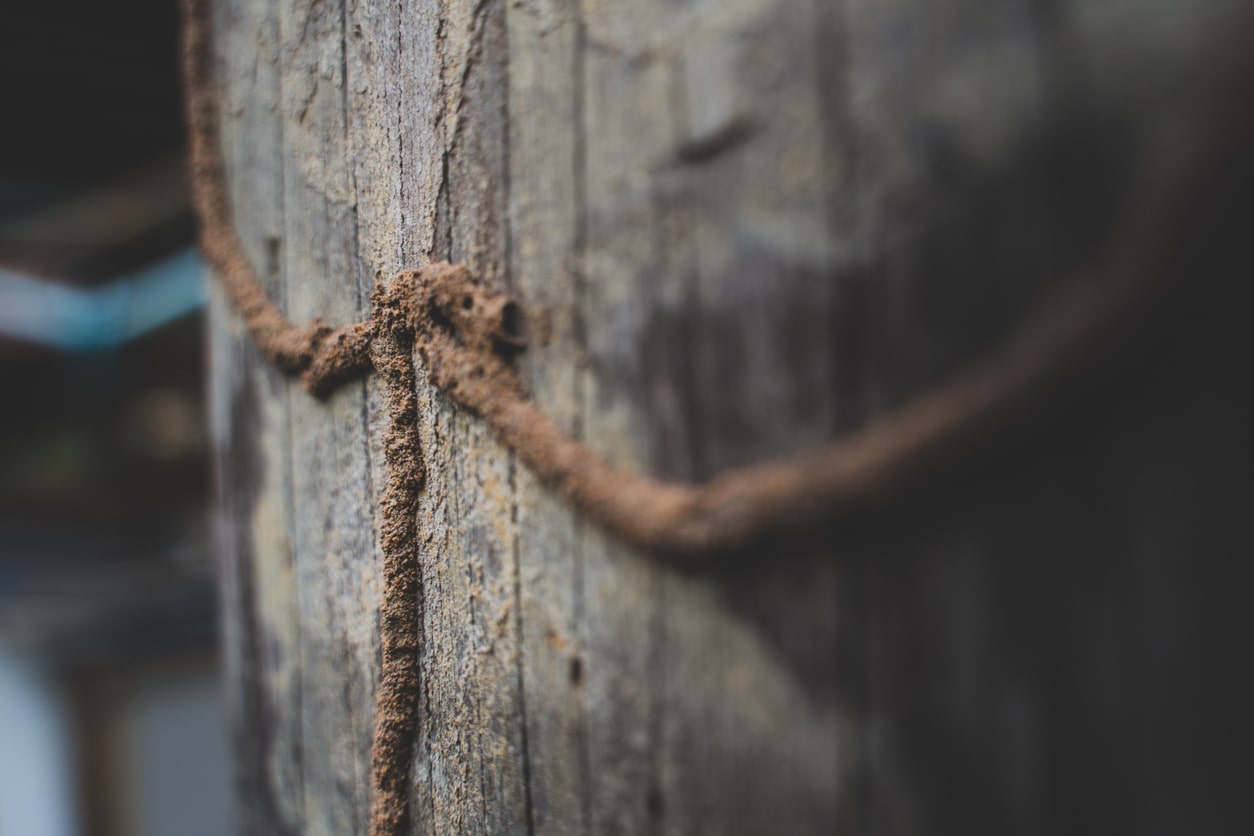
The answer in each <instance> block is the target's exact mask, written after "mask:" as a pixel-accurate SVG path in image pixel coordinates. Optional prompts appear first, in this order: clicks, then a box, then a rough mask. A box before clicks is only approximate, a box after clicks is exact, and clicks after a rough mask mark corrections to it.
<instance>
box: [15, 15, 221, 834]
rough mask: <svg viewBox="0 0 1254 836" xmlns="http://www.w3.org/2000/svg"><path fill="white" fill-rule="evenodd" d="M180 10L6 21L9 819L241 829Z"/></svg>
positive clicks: (202, 830) (92, 830)
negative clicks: (209, 457) (222, 651)
mask: <svg viewBox="0 0 1254 836" xmlns="http://www.w3.org/2000/svg"><path fill="white" fill-rule="evenodd" d="M177 13H178V6H177V4H176V3H174V2H172V1H171V0H132V2H129V3H126V4H122V5H120V6H115V5H114V4H108V3H96V2H88V0H72V2H68V3H57V4H52V3H20V4H9V5H7V6H6V8H5V15H4V23H3V25H2V26H0V73H2V75H0V77H2V78H3V79H4V82H3V88H2V89H3V110H2V111H0V112H3V114H4V117H3V120H2V122H0V124H3V131H0V393H3V394H0V836H43V835H44V834H47V836H61V834H122V833H127V834H130V833H135V834H176V833H177V834H217V833H229V832H232V831H233V827H232V825H231V821H232V809H231V807H232V805H231V798H230V792H229V787H230V781H229V771H228V766H229V765H228V762H227V746H228V744H227V740H228V734H227V721H226V717H225V714H224V703H223V699H222V697H221V693H220V682H219V676H218V663H217V650H216V643H215V622H216V614H215V595H214V592H213V582H212V571H211V556H210V550H209V544H208V533H207V532H208V527H207V521H206V520H207V517H206V495H207V479H208V473H207V467H206V456H205V442H204V439H205V431H204V426H203V412H204V410H203V408H202V406H203V405H202V390H203V385H202V384H203V358H202V353H203V348H202V334H201V314H200V309H201V305H202V299H203V287H202V278H203V277H202V273H203V271H202V269H201V265H200V263H199V260H198V258H197V256H196V254H195V252H194V250H193V248H192V244H193V231H194V230H193V220H192V215H191V211H190V209H189V206H188V196H187V190H186V185H185V183H184V178H183V164H182V155H183V130H182V112H181V103H180V98H179V78H178V64H177V61H178V14H177Z"/></svg>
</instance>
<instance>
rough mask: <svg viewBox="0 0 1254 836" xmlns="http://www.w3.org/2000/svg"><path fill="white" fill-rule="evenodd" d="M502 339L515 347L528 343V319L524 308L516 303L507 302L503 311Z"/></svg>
mask: <svg viewBox="0 0 1254 836" xmlns="http://www.w3.org/2000/svg"><path fill="white" fill-rule="evenodd" d="M500 336H501V338H502V339H504V340H507V341H509V342H511V343H514V344H515V345H524V344H525V343H526V342H527V318H526V317H525V316H523V311H522V308H520V307H519V306H518V305H517V304H516V303H514V302H507V303H506V304H505V307H504V308H502V309H501V334H500Z"/></svg>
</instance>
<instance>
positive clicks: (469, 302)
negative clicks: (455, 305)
mask: <svg viewBox="0 0 1254 836" xmlns="http://www.w3.org/2000/svg"><path fill="white" fill-rule="evenodd" d="M474 306H475V300H474V299H472V298H471V297H470V296H468V295H467V296H463V297H462V308H463V309H464V310H467V311H468V310H470V309H471V308H473V307H474Z"/></svg>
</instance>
